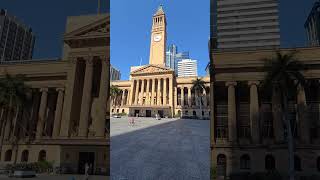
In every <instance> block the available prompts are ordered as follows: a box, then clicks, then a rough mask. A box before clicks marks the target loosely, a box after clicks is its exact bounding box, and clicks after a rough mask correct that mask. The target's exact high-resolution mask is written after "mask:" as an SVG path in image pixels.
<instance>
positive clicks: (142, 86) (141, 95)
mask: <svg viewBox="0 0 320 180" xmlns="http://www.w3.org/2000/svg"><path fill="white" fill-rule="evenodd" d="M144 84H145V82H144V79H142V85H141V92H140V103H139V104H140V105H142V104H143V97H144Z"/></svg>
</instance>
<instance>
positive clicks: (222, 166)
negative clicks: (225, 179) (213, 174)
mask: <svg viewBox="0 0 320 180" xmlns="http://www.w3.org/2000/svg"><path fill="white" fill-rule="evenodd" d="M226 167H227V158H226V155H224V154H219V155H218V156H217V175H218V176H225V175H226Z"/></svg>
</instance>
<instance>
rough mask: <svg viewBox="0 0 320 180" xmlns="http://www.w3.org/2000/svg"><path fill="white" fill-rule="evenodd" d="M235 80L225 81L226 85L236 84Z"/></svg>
mask: <svg viewBox="0 0 320 180" xmlns="http://www.w3.org/2000/svg"><path fill="white" fill-rule="evenodd" d="M236 85H237V82H236V81H227V82H226V86H236Z"/></svg>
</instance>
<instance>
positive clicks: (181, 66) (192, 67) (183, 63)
mask: <svg viewBox="0 0 320 180" xmlns="http://www.w3.org/2000/svg"><path fill="white" fill-rule="evenodd" d="M177 69H178V77H187V76H198V68H197V60H192V59H182V60H180V61H178V62H177Z"/></svg>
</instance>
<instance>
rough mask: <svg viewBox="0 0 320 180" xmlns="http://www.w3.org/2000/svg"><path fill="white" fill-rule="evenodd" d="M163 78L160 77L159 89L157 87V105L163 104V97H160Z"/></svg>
mask: <svg viewBox="0 0 320 180" xmlns="http://www.w3.org/2000/svg"><path fill="white" fill-rule="evenodd" d="M160 87H161V79H160V78H159V79H158V89H157V105H158V106H160V105H161V99H160V93H161V90H160V89H161V88H160Z"/></svg>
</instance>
